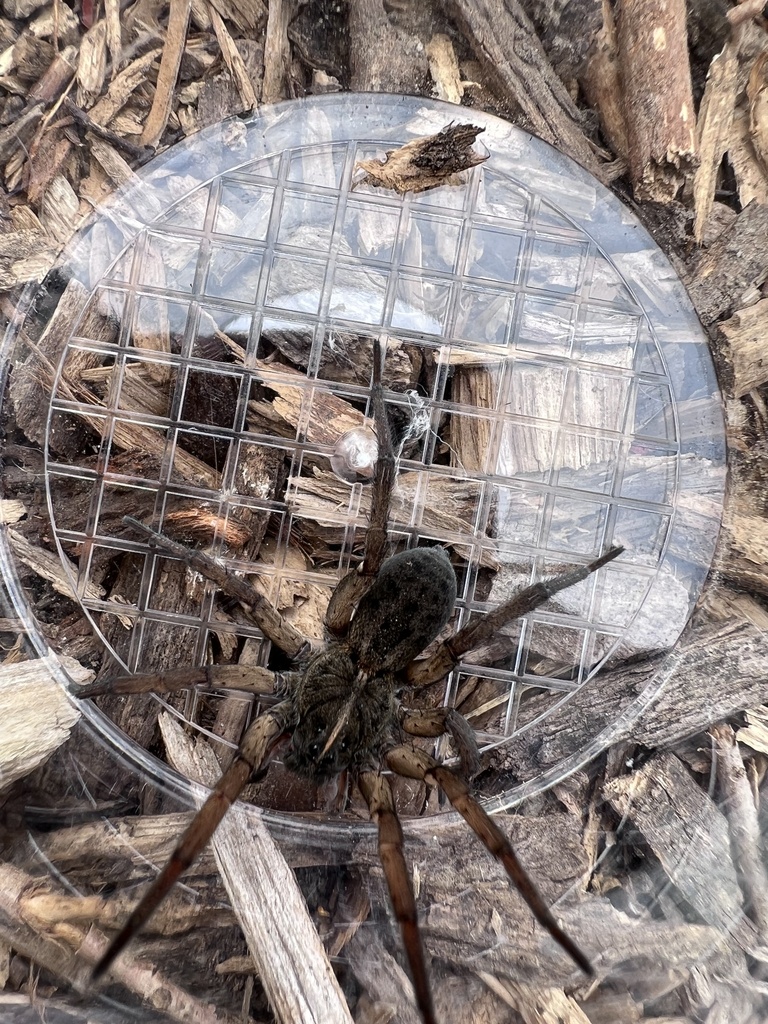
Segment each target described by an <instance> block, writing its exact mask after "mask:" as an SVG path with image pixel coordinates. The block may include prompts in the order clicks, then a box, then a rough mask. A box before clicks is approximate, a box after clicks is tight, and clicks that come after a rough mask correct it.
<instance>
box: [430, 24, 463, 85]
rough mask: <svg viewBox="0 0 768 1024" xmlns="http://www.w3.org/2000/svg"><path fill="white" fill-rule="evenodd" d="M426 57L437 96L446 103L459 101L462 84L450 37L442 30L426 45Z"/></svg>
mask: <svg viewBox="0 0 768 1024" xmlns="http://www.w3.org/2000/svg"><path fill="white" fill-rule="evenodd" d="M427 57H428V58H429V73H430V74H431V75H432V81H433V82H434V83H435V94H436V96H437V98H438V99H439V100H446V101H447V102H448V103H461V99H462V96H463V95H464V85H463V83H462V81H461V73H460V72H459V61H458V59H457V57H456V51H455V50H454V48H453V43H452V42H451V39H450V37H449V36H447V35H444V34H443V33H442V32H437V33H436V34H435V35H433V36H432V38H431V39H430V41H429V45H428V46H427Z"/></svg>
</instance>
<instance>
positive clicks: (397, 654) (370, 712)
mask: <svg viewBox="0 0 768 1024" xmlns="http://www.w3.org/2000/svg"><path fill="white" fill-rule="evenodd" d="M380 375H381V352H380V350H379V345H378V343H377V342H375V343H374V371H373V389H372V397H373V407H374V420H375V424H376V433H377V437H378V441H379V453H378V457H377V462H376V470H375V474H374V479H373V484H372V488H373V500H372V512H371V522H370V525H369V529H368V532H367V535H366V541H365V556H364V560H363V563H362V565H361V567H360V570H359V571H358V570H354V571H353V572H351V573H349V574H348V575H347V576H345V577H344V578H343V579H342V580H341V582H340V583H339V584H338V586H337V587H336V590H335V591H334V593H333V595H332V597H331V600H330V603H329V606H328V611H327V613H326V627H327V630H328V637H329V638H328V642H327V644H326V645H325V647H324V648H323V649H322V650H320V651H319V652H317V653H315V654H314V655H312V656H310V658H309V660H308V662H306V664H305V665H304V666H303V667H300V668H298V669H297V670H296V671H293V672H289V673H286V674H278V673H273V672H270V671H269V670H267V669H263V668H260V669H252V670H250V671H246V670H244V671H243V672H239V671H235V672H231V671H230V670H229V669H230V667H224V668H222V669H221V670H219V669H217V668H216V667H210V668H207V669H201V670H191V671H190V672H189V673H187V674H186V677H185V674H184V673H183V672H176V673H172V674H171V675H170V676H169V675H166V676H164V677H158V676H145V677H142V676H130V677H121V678H118V679H117V680H112V681H108V682H106V683H97V684H95V685H92V686H89V687H87V688H86V689H85V690H81V691H80V694H81V695H86V696H95V695H97V694H98V693H103V692H110V691H111V692H120V693H127V692H138V691H141V690H152V689H154V690H158V689H159V690H169V689H172V688H175V687H180V686H184V685H193V684H196V683H200V682H208V683H213V684H214V685H231V686H240V687H242V688H245V689H248V690H250V691H251V692H256V693H270V692H271V693H274V694H276V695H277V696H279V697H280V698H281V700H280V702H279V703H277V704H275V705H274V706H272V707H271V708H269V710H267V711H265V712H264V713H263V714H262V715H260V716H259V717H258V718H257V719H256V720H255V721H254V722H253V723H252V724H251V725H250V727H249V728H248V729H247V731H246V733H245V735H244V737H243V739H242V742H241V745H240V749H239V751H238V755H237V757H236V758H235V760H234V761H233V762H232V764H231V765H230V767H229V768H228V769H227V770H226V771H225V772H224V774H223V775H222V777H221V779H220V780H219V782H218V784H217V785H216V787H215V789H214V791H213V792H212V794H211V796H210V797H209V799H208V801H207V802H206V803H205V805H204V806H203V808H202V809H201V810H200V812H199V813H198V814H197V816H196V817H195V818H194V819H193V821H192V823H191V824H190V826H189V828H188V829H187V832H186V833H185V834H184V836H183V837H182V839H181V840H180V842H179V844H178V846H177V848H176V851H175V852H174V854H173V856H172V858H171V860H170V861H169V863H168V864H167V865H166V867H165V868H164V869H163V871H162V872H161V873H160V875H159V876H158V877H157V879H156V880H155V881H154V882H153V884H152V886H151V887H150V889H149V891H148V892H147V894H146V895H145V896H144V898H143V900H142V901H141V902H140V903H139V905H138V906H137V908H136V909H135V910H134V912H133V913H132V915H131V916H130V918H129V919H128V922H127V923H126V925H125V926H124V928H123V930H122V931H121V932H120V934H119V935H118V936H117V938H116V939H115V940H114V941H113V943H112V945H111V946H110V948H109V950H108V951H107V953H106V955H105V956H104V957H103V959H102V960H101V962H100V963H99V964H98V965H97V967H96V971H95V974H96V975H99V974H101V973H103V972H104V971H105V970H106V969H107V968H108V967H109V965H110V964H111V963H112V961H113V960H114V958H115V957H116V956H117V955H118V953H119V952H120V950H121V949H122V948H123V947H124V946H125V945H126V943H127V942H128V941H130V939H131V938H132V937H133V936H134V935H135V934H136V932H137V931H138V930H139V929H140V928H141V927H142V926H143V924H144V923H145V922H146V921H147V919H148V918H149V916H150V915H151V914H152V913H153V912H154V910H155V908H156V907H157V906H158V904H159V903H160V901H161V900H162V899H163V898H164V896H165V895H166V894H167V893H168V892H169V890H170V889H171V887H172V886H173V884H174V883H175V881H176V880H177V878H178V877H179V875H180V874H181V873H182V871H183V870H184V869H185V868H186V867H187V866H188V865H189V864H190V863H191V862H192V861H193V860H194V859H195V858H196V857H197V856H198V854H199V853H200V851H201V850H202V849H203V847H204V846H205V844H206V843H207V842H208V839H209V838H210V837H211V835H212V834H213V832H214V830H215V829H216V826H217V825H218V823H219V822H220V821H221V818H222V816H223V815H224V813H225V812H226V810H227V808H228V807H229V805H230V804H231V802H232V801H233V800H235V799H236V798H237V796H238V795H239V793H240V792H241V791H242V789H243V787H244V786H245V785H246V783H247V782H248V781H249V779H251V778H253V777H254V776H258V775H260V774H261V773H263V772H264V771H265V770H266V768H267V766H268V764H269V761H270V759H271V757H272V756H273V755H274V753H275V752H276V751H277V750H278V749H280V750H283V751H284V761H285V764H286V765H287V766H288V767H289V768H290V769H292V770H293V771H295V772H297V773H299V774H301V775H304V776H307V777H309V778H311V779H316V780H318V781H320V780H323V779H327V778H329V777H332V776H335V775H339V774H340V773H342V772H347V771H349V772H350V773H351V774H352V776H353V778H354V780H355V781H356V783H357V785H358V787H359V789H360V792H361V793H362V795H363V797H364V798H365V800H366V802H367V804H368V807H369V810H370V813H371V817H372V818H373V819H374V820H375V821H376V822H377V824H378V827H379V845H380V851H381V854H382V864H383V866H384V872H385V876H386V880H387V884H388V886H389V889H390V893H391V895H392V902H393V905H394V907H395V908H396V914H397V917H398V921H399V923H400V927H401V932H402V936H403V941H404V945H405V948H406V953H407V956H408V961H409V964H410V968H411V974H412V977H413V982H414V988H415V992H416V1000H417V1003H418V1006H419V1011H420V1013H421V1016H422V1019H423V1021H424V1022H425V1024H435V1016H434V1010H433V1007H432V996H431V992H430V987H429V982H428V979H427V970H426V964H425V957H424V950H423V947H422V942H421V937H420V934H419V930H418V925H417V913H416V902H415V898H414V894H413V889H412V885H411V880H410V875H409V872H408V869H407V866H406V862H405V858H404V855H403V849H402V846H403V841H402V840H403V837H402V831H401V829H400V826H399V823H398V819H397V813H396V810H395V802H394V797H393V793H392V789H391V786H390V783H389V780H388V778H387V776H386V775H385V774H383V771H384V769H388V770H389V771H392V772H395V773H398V774H400V775H404V776H407V777H410V778H414V779H418V780H420V781H422V782H426V783H428V784H431V785H437V786H439V787H440V788H441V789H442V790H443V791H444V793H445V794H446V796H447V797H448V799H449V800H450V801H451V803H452V804H453V806H454V807H455V809H456V810H457V811H459V813H460V814H462V815H463V816H464V818H465V819H466V820H467V822H468V823H469V825H470V826H471V827H472V829H473V830H474V831H475V832H476V833H477V835H478V837H479V838H480V839H481V840H482V842H483V843H484V844H485V845H486V847H487V848H488V849H489V850H490V852H491V853H492V854H493V855H494V856H496V857H497V858H498V859H499V860H500V861H501V863H502V864H503V866H504V868H505V869H506V871H507V873H508V875H509V877H510V878H511V879H512V880H513V881H514V882H515V884H516V885H517V886H518V888H519V889H520V892H521V893H522V895H523V897H524V898H525V900H526V901H527V903H528V905H529V907H530V908H531V910H532V911H533V913H534V915H535V916H536V918H537V919H538V920H539V921H540V922H541V923H542V924H543V925H544V926H545V927H546V928H547V929H548V930H549V932H550V934H551V935H552V936H553V937H554V938H555V939H556V940H557V941H558V942H559V943H560V945H561V946H562V947H563V948H564V949H565V950H566V951H567V952H568V953H569V954H570V956H571V957H572V958H573V959H574V960H575V961H576V963H578V964H579V966H580V967H581V968H582V969H583V970H585V971H587V972H591V967H590V964H589V961H588V960H587V958H586V957H585V955H584V954H583V953H582V952H581V950H580V949H579V947H578V946H577V945H576V944H575V943H574V942H573V941H572V940H571V939H570V938H569V937H568V936H567V935H566V934H565V933H564V932H563V931H562V929H561V928H560V927H559V925H558V924H557V922H556V921H555V919H554V918H553V916H552V914H551V913H550V912H549V910H548V908H547V906H546V905H545V904H544V902H543V900H542V898H541V897H540V896H539V894H538V892H537V890H536V888H535V887H534V885H533V883H532V882H531V880H530V879H529V878H528V876H527V875H526V873H525V871H524V870H523V868H522V866H521V865H520V863H519V861H518V860H517V857H516V855H515V853H514V850H513V849H512V847H511V845H510V843H509V841H508V839H507V837H506V835H505V834H504V833H503V832H502V831H501V829H499V827H498V825H497V824H496V823H495V822H494V821H493V819H492V818H490V817H489V816H488V814H486V812H485V811H484V810H483V808H482V807H481V806H480V804H479V803H478V802H477V801H476V800H475V799H474V798H473V797H472V796H471V793H470V789H469V784H468V781H467V778H468V777H471V776H472V775H473V774H474V773H475V772H476V771H477V768H478V765H479V757H478V750H477V743H476V741H475V737H474V733H473V731H472V729H471V727H470V726H469V724H468V723H467V722H466V721H465V719H463V718H462V717H461V715H459V714H458V713H457V712H456V711H455V710H453V709H451V708H446V707H443V708H433V709H423V710H412V709H410V708H408V707H407V706H405V705H404V704H401V702H400V699H399V694H400V692H401V691H402V690H403V689H404V687H406V686H408V685H409V684H414V683H415V684H417V685H424V684H426V683H429V682H433V681H435V680H437V679H440V678H442V677H443V676H445V675H446V674H447V673H448V672H449V671H451V670H452V669H453V668H454V667H455V666H456V665H457V664H458V663H459V661H460V659H461V657H462V655H463V654H464V653H466V652H467V651H470V650H474V649H476V648H478V647H479V646H481V644H482V643H484V642H485V641H486V640H487V639H488V638H489V637H490V636H492V635H493V633H494V632H495V631H496V630H497V629H499V628H500V627H501V626H503V625H504V624H505V623H507V622H509V621H511V620H512V619H515V618H518V617H519V616H521V615H525V614H527V613H528V612H531V611H533V610H534V609H535V608H537V607H538V606H539V605H540V604H542V603H543V602H544V601H546V600H547V599H548V598H549V597H551V596H552V595H553V594H554V593H556V592H557V591H559V590H562V589H563V588H565V587H569V586H572V585H573V584H575V583H578V582H579V581H580V580H583V579H585V578H586V576H588V575H589V574H590V573H591V572H594V571H595V570H597V569H599V568H600V567H601V566H602V565H604V564H605V563H606V562H607V561H609V560H610V559H612V558H614V557H615V556H616V555H618V554H619V553H620V551H621V549H620V548H612V549H610V550H609V551H608V552H606V554H604V555H602V556H601V557H599V558H596V559H594V560H593V561H591V562H589V563H587V564H584V565H581V566H578V567H576V568H575V569H572V570H570V571H569V572H567V573H564V574H562V575H560V576H557V577H555V578H554V579H552V580H549V581H547V582H539V583H536V584H534V585H533V586H531V587H529V588H528V589H526V590H524V591H521V592H520V593H519V594H516V595H514V596H513V597H512V598H510V599H509V600H508V601H506V602H505V603H504V604H502V605H500V606H499V607H497V608H495V609H493V610H492V611H490V612H487V613H486V614H484V615H480V616H477V617H476V618H474V619H473V620H471V621H470V622H469V624H468V625H466V626H465V627H464V628H462V629H460V630H459V631H458V632H456V633H454V634H453V635H452V636H450V637H448V638H447V639H445V640H443V641H442V643H439V644H437V645H436V650H435V651H434V652H433V653H432V654H431V655H430V656H429V657H427V658H426V659H422V660H419V661H417V660H415V659H417V658H418V656H419V655H420V654H422V653H423V652H424V650H425V648H427V647H428V646H429V645H430V644H431V643H432V642H433V641H434V640H436V638H437V637H438V635H439V634H440V633H441V631H442V630H443V629H444V627H446V626H447V623H448V621H449V619H450V618H451V615H452V613H453V608H454V604H455V601H456V576H455V573H454V571H453V568H452V566H451V562H450V559H449V558H448V555H447V553H446V551H445V550H444V549H443V548H440V547H417V548H414V549H411V550H407V551H403V552H401V553H399V554H397V555H394V556H393V557H391V558H388V559H387V558H385V553H386V546H387V519H388V513H389V502H390V495H391V492H392V488H393V486H394V481H395V476H396V466H395V459H394V455H393V451H392V439H391V436H390V428H389V424H388V420H387V414H386V409H385V405H384V390H383V387H382V384H381V376H380ZM132 525H133V526H134V527H136V528H138V529H140V530H142V532H144V533H145V534H148V535H149V536H150V537H151V543H152V544H153V545H155V546H156V547H157V548H158V549H160V550H166V551H168V552H170V553H171V554H173V555H175V556H177V557H181V558H184V559H186V560H187V561H188V562H189V563H190V564H191V565H194V567H195V568H197V569H199V570H201V571H202V572H204V573H205V574H206V575H207V576H209V578H210V579H212V580H213V581H214V582H215V583H217V584H218V585H219V586H220V587H221V588H222V589H223V590H224V591H225V592H227V593H228V594H230V595H231V596H232V597H235V598H237V599H238V600H240V601H241V602H243V603H244V604H245V605H247V606H248V607H249V608H250V611H251V614H252V615H253V617H254V618H255V620H256V621H257V623H258V624H259V626H260V627H261V629H262V630H263V632H264V633H265V634H266V635H267V636H268V637H269V639H271V640H272V641H273V642H274V644H275V645H276V646H278V647H280V648H281V649H282V650H283V651H285V652H287V653H289V654H290V655H291V656H292V657H293V658H294V660H295V659H296V658H297V657H298V658H303V657H304V656H305V652H306V647H307V645H306V643H305V642H304V641H303V639H302V638H301V637H300V636H299V635H298V634H297V633H296V631H295V630H294V629H293V628H292V627H290V626H289V625H288V624H287V623H286V622H285V621H284V620H283V619H282V617H281V616H280V614H279V612H278V611H277V610H276V609H275V608H274V607H273V606H272V605H269V604H268V603H267V602H266V601H265V600H264V598H263V597H262V596H261V595H260V594H259V593H258V592H257V591H256V590H255V589H253V588H252V587H250V585H249V584H248V583H247V582H245V581H244V580H242V578H240V577H236V576H231V575H229V574H228V573H227V572H226V571H225V570H223V569H222V567H221V566H220V565H219V564H218V563H216V562H214V561H213V560H212V559H210V558H208V557H207V556H205V555H203V554H201V553H200V552H197V551H195V552H192V551H188V550H187V549H186V548H184V547H183V546H181V545H178V544H175V543H174V542H173V541H170V540H168V538H166V537H163V536H162V535H160V534H157V533H155V532H154V531H152V530H151V529H149V528H148V527H146V526H143V525H142V524H140V523H136V522H133V523H132ZM444 733H448V734H449V735H450V737H451V739H452V741H453V744H454V747H455V748H456V753H457V754H458V758H459V763H460V765H461V771H454V770H452V769H449V768H447V767H446V766H445V765H443V764H442V763H441V762H440V761H438V760H437V759H436V758H434V757H432V756H431V755H429V754H428V753H426V751H424V750H422V749H419V748H416V747H414V746H412V745H410V744H408V743H404V742H403V739H404V737H407V736H422V737H430V736H432V737H436V736H440V735H442V734H444ZM286 742H287V746H286Z"/></svg>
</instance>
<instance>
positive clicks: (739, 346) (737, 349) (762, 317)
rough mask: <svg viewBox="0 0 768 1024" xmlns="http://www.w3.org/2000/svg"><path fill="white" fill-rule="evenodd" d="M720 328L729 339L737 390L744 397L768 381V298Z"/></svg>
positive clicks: (739, 395) (738, 395)
mask: <svg viewBox="0 0 768 1024" xmlns="http://www.w3.org/2000/svg"><path fill="white" fill-rule="evenodd" d="M720 330H721V331H722V332H723V334H724V335H725V337H726V338H727V339H728V344H729V349H728V355H729V356H730V359H731V362H732V363H733V393H734V395H735V396H736V397H737V398H741V396H742V395H746V394H748V393H749V392H750V391H752V390H753V388H758V387H760V386H761V385H762V384H765V382H766V381H767V380H768V352H767V351H766V346H765V339H766V338H767V337H768V299H761V300H760V301H759V302H756V303H755V304H754V306H747V308H746V309H740V310H739V311H738V312H736V313H734V314H733V316H732V317H730V318H729V319H728V320H724V321H722V323H721V324H720Z"/></svg>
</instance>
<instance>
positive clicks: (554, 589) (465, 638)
mask: <svg viewBox="0 0 768 1024" xmlns="http://www.w3.org/2000/svg"><path fill="white" fill-rule="evenodd" d="M623 550H624V548H623V547H613V548H610V549H609V550H608V551H606V553H605V554H604V555H601V556H600V557H599V558H596V559H595V560H594V561H592V562H589V563H588V564H587V565H580V566H577V567H576V568H575V569H568V570H567V571H566V572H564V573H560V574H559V575H558V576H553V577H552V578H551V579H549V580H543V581H541V582H540V583H534V584H533V585H532V586H530V587H526V588H525V590H521V591H519V592H518V593H517V594H515V595H514V596H513V597H511V598H510V599H509V600H508V601H505V602H504V603H503V604H500V605H499V606H498V608H493V609H491V611H489V612H486V613H485V614H484V615H480V616H478V618H477V619H475V621H474V622H470V623H469V624H468V625H467V626H464V628H463V629H460V630H459V631H458V632H457V633H454V635H453V636H452V637H449V638H448V639H447V640H445V641H444V642H443V643H442V644H440V646H439V647H438V649H437V651H436V652H435V653H434V654H433V655H432V657H431V658H424V659H422V660H421V661H415V662H413V663H412V664H411V665H410V666H409V667H408V670H407V673H406V675H407V678H408V683H409V685H410V686H427V685H428V684H429V683H435V682H437V680H438V679H442V678H443V676H445V675H447V674H448V673H449V672H450V671H451V669H453V668H455V667H456V665H458V663H459V661H460V660H461V656H462V655H463V654H466V652H467V651H471V650H474V648H475V647H479V646H480V645H481V644H483V643H485V641H486V640H489V639H490V638H491V637H492V636H493V635H494V633H496V632H497V631H498V630H499V629H500V628H501V627H502V626H504V625H506V624H507V623H508V622H512V621H513V620H514V619H519V618H520V617H521V616H523V615H528V614H529V612H532V611H535V609H536V608H538V607H539V605H542V604H544V602H545V601H548V600H549V598H550V597H552V596H553V595H554V594H556V593H558V591H560V590H565V589H566V588H567V587H572V586H574V585H575V584H576V583H580V582H581V581H582V580H585V579H586V578H587V576H589V575H590V574H591V573H593V572H597V570H598V569H600V568H602V567H603V566H604V565H605V564H606V563H607V562H610V561H611V560H612V559H614V558H616V557H617V556H618V555H620V554H621V553H622V552H623Z"/></svg>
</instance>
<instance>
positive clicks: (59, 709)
mask: <svg viewBox="0 0 768 1024" xmlns="http://www.w3.org/2000/svg"><path fill="white" fill-rule="evenodd" d="M61 666H63V667H64V668H65V669H66V671H67V672H68V673H69V675H70V677H71V678H72V680H73V681H74V682H76V683H88V682H90V681H91V680H92V679H93V676H94V674H93V672H90V671H88V670H87V669H84V668H83V667H82V665H81V664H80V663H79V662H78V661H75V659H74V658H65V659H61V660H59V659H57V658H56V656H55V655H53V654H51V655H49V656H47V657H45V658H36V659H34V660H33V661H27V662H21V663H20V664H11V665H3V666H0V720H2V723H3V728H2V730H0V792H2V791H4V790H6V789H8V788H9V786H11V785H12V783H14V782H15V781H16V780H17V779H23V778H24V776H26V775H29V773H30V772H31V771H33V770H34V769H35V768H36V767H37V766H38V765H39V764H42V763H43V762H44V761H45V760H46V759H47V758H48V757H50V756H51V754H52V753H53V751H54V750H56V749H57V748H58V747H60V746H61V744H62V743H64V742H65V741H66V740H67V739H68V737H69V734H70V732H71V731H72V728H73V727H74V725H75V723H76V722H77V721H78V720H79V718H80V712H79V711H78V710H77V706H76V705H75V703H74V702H73V701H72V700H71V699H70V698H69V697H68V696H67V694H66V693H65V692H64V689H63V688H62V686H61V683H59V681H58V680H57V672H60V671H61Z"/></svg>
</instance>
